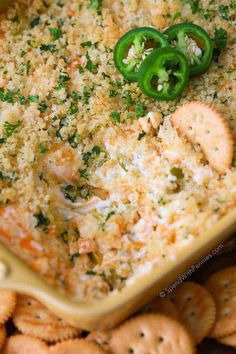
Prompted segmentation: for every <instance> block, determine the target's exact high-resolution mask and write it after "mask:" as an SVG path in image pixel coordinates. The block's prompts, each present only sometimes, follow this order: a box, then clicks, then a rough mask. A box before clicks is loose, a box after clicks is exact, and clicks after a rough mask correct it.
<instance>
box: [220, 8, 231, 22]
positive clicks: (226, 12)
mask: <svg viewBox="0 0 236 354" xmlns="http://www.w3.org/2000/svg"><path fill="white" fill-rule="evenodd" d="M219 13H220V16H221V17H222V18H223V19H224V20H229V7H228V6H227V5H220V7H219Z"/></svg>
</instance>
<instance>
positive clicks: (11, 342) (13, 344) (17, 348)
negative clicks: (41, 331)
mask: <svg viewBox="0 0 236 354" xmlns="http://www.w3.org/2000/svg"><path fill="white" fill-rule="evenodd" d="M2 354H49V349H48V346H47V345H46V344H45V343H44V342H43V341H41V340H40V339H37V338H33V337H30V336H26V335H24V334H19V335H15V336H12V337H9V338H8V339H7V342H6V344H5V346H4V348H3V352H2Z"/></svg>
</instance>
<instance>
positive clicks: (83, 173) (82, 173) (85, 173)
mask: <svg viewBox="0 0 236 354" xmlns="http://www.w3.org/2000/svg"><path fill="white" fill-rule="evenodd" d="M79 173H80V177H81V178H85V179H87V178H88V176H89V172H88V170H87V169H86V168H85V169H83V170H79Z"/></svg>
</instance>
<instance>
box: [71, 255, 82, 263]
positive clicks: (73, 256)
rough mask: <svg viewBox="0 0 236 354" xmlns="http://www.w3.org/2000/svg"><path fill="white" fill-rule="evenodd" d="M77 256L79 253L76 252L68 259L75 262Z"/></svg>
mask: <svg viewBox="0 0 236 354" xmlns="http://www.w3.org/2000/svg"><path fill="white" fill-rule="evenodd" d="M79 257H80V253H78V252H76V253H74V254H72V256H71V258H70V260H71V262H72V263H74V264H75V262H76V260H77V259H78V258H79Z"/></svg>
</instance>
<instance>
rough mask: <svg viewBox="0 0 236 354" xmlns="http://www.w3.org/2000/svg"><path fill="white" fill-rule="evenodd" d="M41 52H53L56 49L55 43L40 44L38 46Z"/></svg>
mask: <svg viewBox="0 0 236 354" xmlns="http://www.w3.org/2000/svg"><path fill="white" fill-rule="evenodd" d="M40 50H41V52H47V51H49V52H51V53H54V52H55V51H56V45H55V44H41V46H40Z"/></svg>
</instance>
